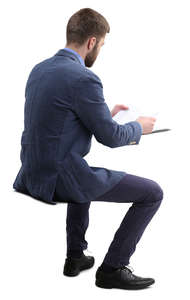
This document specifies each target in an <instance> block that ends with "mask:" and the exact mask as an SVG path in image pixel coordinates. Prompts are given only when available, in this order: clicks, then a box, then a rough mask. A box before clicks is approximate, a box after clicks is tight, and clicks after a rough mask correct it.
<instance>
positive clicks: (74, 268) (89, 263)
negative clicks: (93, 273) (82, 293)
mask: <svg viewBox="0 0 190 300" xmlns="http://www.w3.org/2000/svg"><path fill="white" fill-rule="evenodd" d="M94 262H95V259H94V257H93V256H88V255H85V254H83V255H82V256H81V257H80V258H73V257H67V258H66V259H65V265H64V269H63V274H64V275H66V276H77V275H78V274H79V273H80V271H82V270H86V269H90V268H92V267H93V265H94Z"/></svg>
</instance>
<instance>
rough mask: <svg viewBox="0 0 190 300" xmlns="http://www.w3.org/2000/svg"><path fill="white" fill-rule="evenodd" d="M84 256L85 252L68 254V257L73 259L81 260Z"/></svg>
mask: <svg viewBox="0 0 190 300" xmlns="http://www.w3.org/2000/svg"><path fill="white" fill-rule="evenodd" d="M82 256H84V253H83V251H76V250H75V251H69V252H68V253H67V257H68V258H69V257H72V258H80V257H82Z"/></svg>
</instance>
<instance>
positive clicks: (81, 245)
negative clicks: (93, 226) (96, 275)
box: [66, 202, 91, 256]
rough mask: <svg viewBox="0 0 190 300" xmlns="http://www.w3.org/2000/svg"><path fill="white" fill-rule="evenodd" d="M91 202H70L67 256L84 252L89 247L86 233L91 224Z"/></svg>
mask: <svg viewBox="0 0 190 300" xmlns="http://www.w3.org/2000/svg"><path fill="white" fill-rule="evenodd" d="M90 203H91V202H88V203H82V204H78V203H68V204H67V218H66V239H67V256H74V255H75V253H77V254H78V253H82V251H83V250H85V249H87V246H88V242H87V241H86V240H85V233H86V230H87V228H88V225H89V207H90Z"/></svg>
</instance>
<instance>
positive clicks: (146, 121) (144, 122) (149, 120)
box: [135, 117, 156, 134]
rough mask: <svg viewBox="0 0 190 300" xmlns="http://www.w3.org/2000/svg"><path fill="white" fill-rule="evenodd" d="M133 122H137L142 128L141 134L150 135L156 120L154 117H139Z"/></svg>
mask: <svg viewBox="0 0 190 300" xmlns="http://www.w3.org/2000/svg"><path fill="white" fill-rule="evenodd" d="M135 121H137V122H139V123H140V124H141V126H142V128H143V132H142V134H147V133H151V132H152V130H153V127H154V123H155V121H156V118H154V117H139V118H138V119H136V120H135Z"/></svg>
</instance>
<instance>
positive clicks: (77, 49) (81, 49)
mask: <svg viewBox="0 0 190 300" xmlns="http://www.w3.org/2000/svg"><path fill="white" fill-rule="evenodd" d="M65 47H66V48H70V49H72V50H74V51H76V52H77V53H78V54H79V55H80V56H81V57H82V58H83V60H85V57H86V55H85V53H84V49H83V48H82V47H80V48H79V47H76V46H75V45H73V44H70V45H66V46H65Z"/></svg>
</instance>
